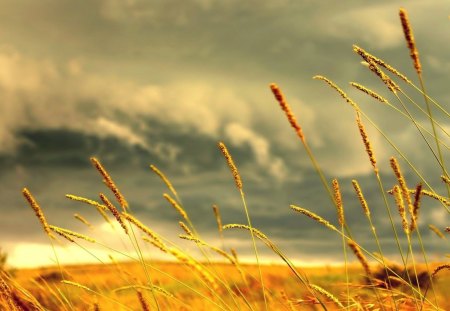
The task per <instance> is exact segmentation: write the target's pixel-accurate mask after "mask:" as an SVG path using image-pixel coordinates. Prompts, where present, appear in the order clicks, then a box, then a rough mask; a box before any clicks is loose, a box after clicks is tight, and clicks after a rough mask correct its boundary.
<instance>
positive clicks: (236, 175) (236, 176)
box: [218, 142, 242, 191]
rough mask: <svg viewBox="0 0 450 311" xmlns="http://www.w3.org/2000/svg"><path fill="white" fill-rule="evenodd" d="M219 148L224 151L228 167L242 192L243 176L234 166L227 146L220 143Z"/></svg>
mask: <svg viewBox="0 0 450 311" xmlns="http://www.w3.org/2000/svg"><path fill="white" fill-rule="evenodd" d="M218 147H219V149H220V151H222V154H223V156H224V157H225V160H226V161H227V164H228V167H229V168H230V170H231V174H233V178H234V182H235V183H236V187H237V188H238V190H239V191H242V179H241V175H239V171H238V169H237V167H236V165H235V164H234V161H233V158H232V157H231V154H230V152H229V151H228V149H227V146H225V144H224V143H223V142H219V144H218Z"/></svg>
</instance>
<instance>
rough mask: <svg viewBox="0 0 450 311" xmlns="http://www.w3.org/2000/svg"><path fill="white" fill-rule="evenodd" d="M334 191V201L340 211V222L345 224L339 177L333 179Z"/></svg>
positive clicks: (338, 211)
mask: <svg viewBox="0 0 450 311" xmlns="http://www.w3.org/2000/svg"><path fill="white" fill-rule="evenodd" d="M332 186H333V193H334V202H335V204H336V209H337V213H338V220H339V224H340V225H341V226H343V225H344V224H345V218H344V204H343V203H342V195H341V190H340V187H339V182H338V181H337V179H333V181H332Z"/></svg>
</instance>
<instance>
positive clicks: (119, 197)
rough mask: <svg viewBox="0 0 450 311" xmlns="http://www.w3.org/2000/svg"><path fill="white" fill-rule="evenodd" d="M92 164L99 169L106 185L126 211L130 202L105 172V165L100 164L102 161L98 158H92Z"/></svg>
mask: <svg viewBox="0 0 450 311" xmlns="http://www.w3.org/2000/svg"><path fill="white" fill-rule="evenodd" d="M91 162H92V164H93V165H94V167H95V168H96V169H97V171H98V172H99V173H100V174H101V175H102V176H103V180H104V182H105V184H106V185H107V186H108V188H109V189H110V190H111V191H112V192H113V193H114V196H115V197H116V199H117V201H118V202H119V203H120V206H121V207H122V208H123V209H124V210H126V209H127V208H128V202H127V201H126V200H125V197H124V196H123V195H122V193H121V192H120V191H119V188H117V186H116V184H115V183H114V181H113V180H112V178H111V176H110V175H109V173H108V172H107V171H106V170H105V168H104V167H103V165H102V164H101V163H100V161H99V160H98V159H97V158H95V157H92V158H91Z"/></svg>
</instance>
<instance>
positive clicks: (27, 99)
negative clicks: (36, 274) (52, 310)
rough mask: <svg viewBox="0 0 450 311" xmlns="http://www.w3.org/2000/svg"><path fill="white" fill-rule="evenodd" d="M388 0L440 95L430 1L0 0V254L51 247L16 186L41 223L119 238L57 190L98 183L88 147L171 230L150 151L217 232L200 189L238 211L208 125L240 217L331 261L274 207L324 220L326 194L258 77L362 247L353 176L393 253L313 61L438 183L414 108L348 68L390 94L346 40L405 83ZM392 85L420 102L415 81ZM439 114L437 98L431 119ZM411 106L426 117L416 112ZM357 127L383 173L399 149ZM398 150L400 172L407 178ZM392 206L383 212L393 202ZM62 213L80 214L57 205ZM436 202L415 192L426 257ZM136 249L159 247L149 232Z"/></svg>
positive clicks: (312, 226)
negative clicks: (292, 121)
mask: <svg viewBox="0 0 450 311" xmlns="http://www.w3.org/2000/svg"><path fill="white" fill-rule="evenodd" d="M403 5H404V6H405V8H406V9H407V11H408V13H409V17H410V19H411V23H412V27H413V29H414V34H415V37H416V41H417V46H418V49H419V52H420V56H421V60H422V63H423V70H424V78H425V83H426V87H427V90H428V92H429V93H430V94H432V96H433V97H434V98H435V99H436V100H438V101H439V102H440V103H441V104H442V105H443V106H444V107H446V108H449V107H448V102H449V99H450V93H449V90H448V76H449V73H450V60H449V59H448V55H450V45H449V44H448V42H449V39H450V38H449V34H450V31H449V27H450V21H449V18H448V16H449V13H450V3H449V2H446V1H437V0H432V1H407V2H404V1H377V2H369V1H365V2H364V1H345V2H342V1H339V2H332V1H310V0H304V1H290V0H280V1H253V0H251V1H237V0H229V1H216V0H189V1H175V0H168V1H147V0H128V1H119V0H96V1H82V2H79V1H65V0H43V1H32V0H20V1H5V0H2V1H0V199H1V205H0V211H1V217H0V247H2V249H3V250H5V251H6V252H7V253H8V254H9V257H8V263H9V265H11V266H15V267H24V266H36V265H47V264H53V260H54V259H53V258H54V256H53V253H52V249H51V246H50V243H49V242H48V239H47V237H46V236H45V234H44V232H43V230H42V228H41V226H40V224H39V222H38V220H37V219H36V217H35V216H34V213H33V211H32V209H31V208H30V207H29V206H28V204H27V203H26V202H25V200H24V198H23V197H22V195H21V189H22V188H23V187H28V188H29V189H30V191H31V192H32V193H33V194H34V195H35V197H36V199H37V200H38V202H39V203H40V205H41V207H42V208H43V210H44V213H45V215H46V217H47V218H48V220H49V222H50V223H51V224H54V225H58V226H61V227H64V228H69V229H72V230H75V231H78V232H81V233H85V234H87V235H90V236H95V237H96V238H97V239H99V240H101V241H102V242H104V243H107V244H108V245H112V246H113V247H116V248H117V249H122V250H124V251H126V248H125V249H124V247H123V245H122V242H121V239H124V237H118V235H117V234H116V233H114V232H113V231H112V229H111V228H110V227H109V225H107V224H105V223H104V221H103V219H102V218H101V216H99V215H98V214H97V212H96V211H95V209H94V208H92V207H90V206H87V205H83V204H81V203H78V202H73V201H69V200H67V199H66V198H65V197H64V195H65V194H69V193H70V194H76V195H80V196H84V197H88V198H91V199H95V200H97V199H98V194H99V192H106V193H107V194H108V195H109V197H110V198H113V196H112V195H111V193H110V192H108V190H107V189H106V188H105V187H104V185H103V184H102V179H101V177H100V175H99V174H98V172H96V171H95V169H94V168H93V167H92V165H91V163H90V162H89V157H91V156H96V157H98V158H99V159H100V160H101V161H102V163H103V164H104V166H105V167H106V169H107V170H108V171H109V172H110V174H111V175H112V177H113V178H114V180H115V181H116V183H117V185H118V187H119V188H120V189H121V191H122V192H123V193H124V195H125V196H126V198H127V200H128V201H129V203H130V206H131V210H132V212H133V213H134V214H135V215H136V216H137V217H138V218H139V219H141V221H142V222H144V223H145V224H147V225H148V226H149V227H150V228H152V229H154V230H155V231H157V232H158V233H160V234H162V235H164V236H167V237H169V238H170V239H172V240H174V241H176V240H177V235H178V234H179V233H181V231H180V229H179V227H178V224H177V223H178V220H179V216H178V214H177V213H176V211H175V210H174V209H173V208H172V207H171V206H170V205H169V204H168V202H167V201H166V200H165V199H164V198H163V197H162V193H164V192H168V190H167V189H166V188H165V186H164V184H163V183H162V182H161V180H160V179H159V178H158V177H157V176H156V175H155V174H154V173H153V172H152V171H151V170H150V169H149V165H150V164H154V165H156V166H157V167H158V168H159V169H161V170H162V171H163V172H164V173H165V174H166V175H167V176H168V177H169V178H170V180H171V181H172V183H173V184H174V186H175V188H176V189H177V191H178V193H179V194H180V196H181V199H182V203H183V206H184V207H185V209H186V211H187V212H188V213H189V215H190V217H191V219H192V221H193V223H194V224H195V225H196V227H197V229H198V230H199V232H200V233H201V235H202V237H203V238H204V239H205V240H207V241H208V242H210V243H211V244H214V245H221V242H220V239H219V235H218V232H217V225H216V222H215V219H214V214H213V212H212V208H211V206H212V204H217V205H218V206H219V208H220V210H221V214H222V218H223V223H224V224H226V223H246V219H245V214H244V211H243V206H242V203H241V201H240V196H239V193H238V192H237V190H236V189H235V185H234V181H233V178H232V175H231V174H230V172H229V169H228V167H227V165H226V162H225V160H224V159H223V156H222V155H221V153H220V151H219V150H218V148H217V143H218V141H224V142H225V144H226V145H227V146H228V148H229V150H230V152H231V153H232V155H233V157H234V159H235V162H236V164H237V166H238V168H239V170H240V173H241V175H242V179H243V182H244V192H245V193H246V198H247V202H248V208H249V211H250V216H251V218H252V219H253V225H254V226H255V227H257V228H259V229H261V230H262V231H263V232H264V233H266V234H267V235H268V236H269V237H271V238H272V239H273V240H274V241H275V242H276V243H277V244H278V245H279V247H280V248H281V249H282V250H284V251H285V252H286V254H287V255H288V256H289V257H290V258H291V259H293V260H294V261H297V262H299V263H303V264H305V263H309V264H310V263H328V264H332V263H336V262H341V261H343V255H342V245H341V239H340V237H339V236H337V235H336V234H333V233H330V232H327V230H326V229H324V228H322V226H320V225H318V224H317V223H315V222H313V221H311V220H310V219H307V218H306V217H304V216H302V215H296V214H294V213H293V212H292V211H291V210H290V209H289V205H290V204H296V205H299V206H302V207H304V208H307V209H310V210H312V211H314V212H315V213H318V214H320V215H321V216H323V217H325V218H327V219H329V220H330V221H331V222H332V223H337V221H336V212H335V210H334V207H333V206H332V204H331V202H330V200H329V198H328V197H327V195H326V193H325V192H324V190H323V186H322V185H321V183H320V180H319V178H318V176H317V175H316V173H315V171H314V170H313V167H312V165H311V164H310V162H309V159H308V157H307V155H306V153H305V151H304V149H303V148H302V146H301V143H300V141H299V140H298V138H297V137H296V136H295V133H294V131H293V130H292V129H291V128H290V126H289V123H288V122H287V120H286V119H285V116H284V115H283V113H282V111H281V110H280V108H279V107H278V105H277V103H276V101H275V100H274V98H273V95H272V94H271V92H270V89H269V86H268V85H269V83H271V82H276V83H278V85H279V86H280V87H281V89H282V90H283V91H284V93H285V95H286V97H287V99H288V101H289V103H290V105H291V106H292V109H293V111H294V112H295V114H296V115H297V119H298V121H299V123H300V124H301V125H302V127H303V130H304V133H305V136H306V139H307V140H308V142H309V144H310V146H311V148H312V149H313V152H314V154H315V155H316V157H317V159H318V161H319V163H320V165H321V166H322V168H323V170H324V172H325V175H326V178H327V179H328V180H329V181H330V182H331V179H332V178H338V180H339V181H340V183H341V188H342V192H343V196H344V208H345V211H346V216H347V221H348V222H349V224H350V227H351V229H352V231H353V232H354V234H355V233H356V236H357V237H358V241H359V242H361V244H362V245H364V246H365V247H367V248H368V249H370V250H373V251H375V250H376V247H375V244H374V241H373V238H372V236H371V233H370V231H369V230H368V225H367V221H366V219H365V217H364V214H363V212H362V210H361V208H360V206H359V203H358V201H357V199H356V196H355V194H354V192H353V189H352V186H351V179H358V181H360V183H361V186H362V188H363V191H364V193H365V195H366V197H367V199H368V201H369V207H370V208H371V210H372V214H373V219H374V221H375V223H376V226H377V229H378V233H379V234H380V236H381V238H382V239H381V243H382V246H383V249H384V250H385V255H388V256H389V255H391V256H392V258H394V259H395V258H396V256H397V255H396V254H397V250H396V244H395V242H394V240H392V233H391V229H390V223H389V221H388V219H387V218H386V210H385V207H384V205H383V201H382V199H381V197H380V192H379V190H378V188H377V184H376V179H375V178H374V176H373V173H372V171H371V166H370V163H369V161H368V159H367V155H366V154H365V151H364V146H363V145H362V143H361V139H360V137H359V133H358V131H357V127H356V125H355V121H354V119H355V114H354V111H353V110H352V108H351V107H350V106H349V105H348V104H347V103H346V102H345V101H344V100H342V98H340V97H339V95H338V94H337V93H336V92H335V91H333V90H332V89H330V88H329V87H328V86H326V85H325V84H324V83H323V82H322V81H316V80H312V77H313V76H314V75H316V74H321V75H324V76H326V77H328V78H330V79H331V80H333V81H335V82H336V83H337V84H338V85H340V86H341V87H342V88H343V89H344V90H345V91H347V92H348V94H349V96H350V97H352V98H353V99H354V100H355V101H356V102H358V104H359V105H360V106H361V108H362V109H363V110H364V111H365V112H366V113H367V114H368V115H370V116H371V117H372V118H373V119H374V120H375V121H376V122H377V124H378V125H379V126H380V127H381V128H382V129H383V130H384V131H385V132H386V133H388V135H389V137H390V138H391V139H392V140H393V141H394V142H395V143H396V144H397V146H398V147H399V148H401V150H403V151H404V152H405V154H406V155H407V156H408V157H409V159H410V160H411V162H412V163H414V165H415V167H416V168H417V169H418V170H419V171H420V172H422V173H423V174H424V176H425V177H426V178H427V180H428V181H429V182H430V184H432V185H434V186H436V187H437V188H436V189H438V190H439V191H440V193H444V192H443V191H441V190H442V188H439V187H440V184H441V182H440V179H439V176H440V170H439V167H438V165H437V163H436V161H435V159H434V158H433V157H432V155H431V153H430V152H429V150H427V147H426V145H425V144H424V143H423V142H422V140H421V138H420V137H419V134H418V132H417V131H416V129H415V127H414V125H413V124H411V123H410V122H408V121H407V120H405V119H404V118H403V117H401V116H400V115H398V114H397V113H393V110H392V109H391V108H389V107H387V106H383V105H382V104H380V103H379V102H376V101H374V100H373V99H371V98H369V97H366V96H363V94H360V93H358V91H357V90H353V89H351V87H350V86H349V85H348V82H349V81H356V82H359V83H362V84H365V85H366V86H368V87H370V88H372V89H373V90H375V91H377V92H379V93H380V94H382V95H383V96H385V97H386V98H387V99H388V100H390V101H391V102H393V103H395V104H396V105H397V103H396V101H395V98H394V97H393V96H392V94H389V92H388V90H387V89H386V87H385V86H384V85H383V84H382V83H381V82H380V81H378V79H377V78H376V77H374V76H373V75H372V74H371V73H370V72H369V71H368V70H367V68H365V67H364V66H362V65H361V63H360V61H361V59H360V58H359V57H358V55H356V54H355V53H354V52H353V51H352V45H353V44H357V45H359V46H361V47H363V48H364V49H366V50H367V51H368V52H370V53H372V54H374V55H376V56H378V57H380V58H382V59H384V60H386V61H387V62H388V63H390V64H392V65H393V66H394V67H396V68H397V69H398V70H400V71H401V72H404V73H405V74H407V75H408V76H409V77H410V78H411V79H412V80H413V82H415V83H416V84H418V81H417V77H416V76H415V74H414V71H413V66H412V63H411V60H410V58H409V51H408V49H407V47H406V44H405V41H404V38H403V33H402V30H401V25H400V21H399V17H398V9H399V8H400V7H401V6H403ZM402 87H404V88H405V91H406V92H407V93H408V94H410V95H411V96H412V97H413V98H414V99H416V101H417V102H418V103H419V104H421V105H422V104H423V99H422V98H421V96H420V94H419V93H417V92H416V91H414V90H413V89H412V88H411V87H408V86H406V85H404V84H402ZM408 105H409V104H408ZM413 110H414V109H413ZM441 115H442V113H439V112H436V118H437V119H438V120H439V121H440V122H442V123H443V125H444V126H447V127H448V126H449V125H450V124H449V122H448V118H447V119H444V118H442V117H441ZM417 118H418V120H422V121H423V124H424V126H428V123H427V119H426V118H425V117H424V116H423V115H417ZM366 126H367V130H368V132H369V135H370V139H371V141H372V143H373V145H374V148H375V156H376V157H377V159H378V162H379V166H380V168H381V174H382V177H383V180H384V181H385V186H386V188H390V187H392V185H393V184H394V179H393V177H392V173H391V171H390V167H389V161H388V160H389V157H390V156H393V155H395V156H398V155H397V153H396V152H395V150H394V149H393V148H392V147H391V146H389V144H387V143H386V142H385V141H384V140H383V137H382V136H381V135H380V134H379V133H378V132H377V131H376V130H374V128H373V127H371V126H369V124H368V122H367V121H366ZM449 129H450V127H449ZM446 138H448V137H443V139H446ZM446 141H447V142H448V139H447V140H446ZM444 152H446V149H444ZM446 153H447V152H446ZM400 164H401V165H402V168H403V171H404V173H405V175H406V176H407V180H408V183H409V186H410V187H411V188H412V187H414V186H415V185H416V183H417V182H419V181H420V179H419V178H418V177H417V176H416V175H414V174H413V173H412V170H411V169H409V168H408V167H407V165H406V163H405V162H403V161H400ZM392 209H393V214H394V215H395V218H396V219H398V218H399V217H398V214H397V212H396V211H395V208H394V205H393V204H392ZM74 213H79V214H81V215H82V216H84V217H85V218H86V219H88V220H89V221H90V222H91V223H92V224H93V225H94V228H95V229H89V228H87V227H86V226H85V225H84V224H82V223H80V222H79V221H77V220H76V219H74V217H73V214H74ZM448 219H449V218H448V213H447V212H446V210H445V209H444V208H443V207H442V206H441V205H440V204H438V203H436V202H434V201H432V200H429V199H424V202H423V206H422V211H421V213H420V221H419V222H420V225H421V227H420V228H421V230H422V232H423V234H422V235H423V238H424V240H425V244H426V245H427V252H428V254H429V256H430V257H431V259H439V258H440V259H442V258H441V257H437V256H440V255H441V254H443V253H444V252H445V251H448V244H446V243H447V242H445V243H443V242H441V241H440V240H439V238H438V237H437V236H436V235H434V233H432V232H429V230H428V229H427V226H428V224H430V223H431V224H434V225H436V226H438V227H442V226H446V225H447V226H448V224H449V223H448ZM398 223H399V224H400V221H399V220H398ZM225 236H226V241H225V246H226V247H229V246H234V247H236V248H237V251H238V253H239V254H240V256H241V257H242V259H243V260H249V261H251V260H253V255H252V249H251V246H252V244H251V239H250V238H249V235H248V233H247V232H237V233H236V232H233V231H230V232H225ZM185 247H187V248H189V247H191V248H193V249H194V248H195V247H194V246H192V245H191V244H187V245H185ZM89 249H90V250H92V252H93V253H95V254H96V255H98V256H99V257H102V256H103V257H104V256H105V254H106V253H107V251H105V250H104V249H102V247H100V246H99V245H94V246H89ZM261 252H262V254H263V259H264V260H265V261H268V262H270V261H272V260H275V259H276V257H275V256H274V255H273V254H272V253H271V252H270V250H267V249H265V247H264V246H261ZM57 253H58V256H59V258H60V260H61V261H62V262H64V263H69V262H90V261H95V260H96V259H95V258H94V257H92V256H91V255H90V254H88V253H86V252H85V251H83V250H82V249H81V248H79V247H77V246H64V247H63V246H57ZM149 253H150V254H151V256H152V257H153V258H160V257H159V256H161V255H160V254H159V253H158V251H157V250H155V249H152V248H149ZM119 259H120V258H119Z"/></svg>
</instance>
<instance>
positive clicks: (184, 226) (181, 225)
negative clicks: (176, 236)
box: [178, 221, 194, 236]
mask: <svg viewBox="0 0 450 311" xmlns="http://www.w3.org/2000/svg"><path fill="white" fill-rule="evenodd" d="M178 224H179V225H180V227H181V229H183V231H184V232H185V233H186V234H187V235H188V236H194V234H193V233H192V231H191V229H189V227H188V226H186V224H185V223H184V222H182V221H179V222H178Z"/></svg>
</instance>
